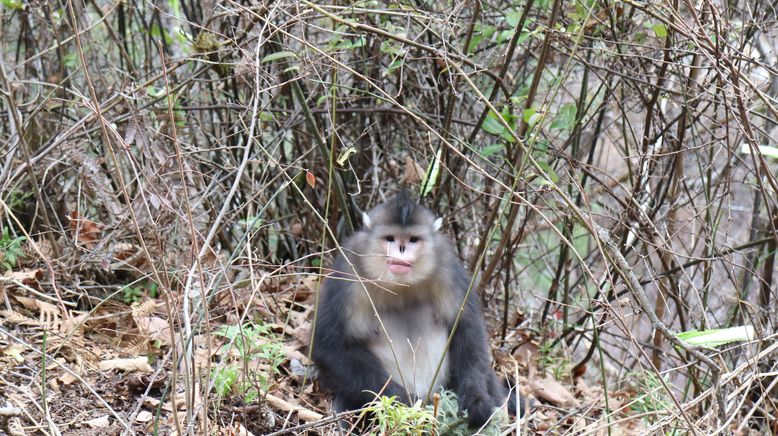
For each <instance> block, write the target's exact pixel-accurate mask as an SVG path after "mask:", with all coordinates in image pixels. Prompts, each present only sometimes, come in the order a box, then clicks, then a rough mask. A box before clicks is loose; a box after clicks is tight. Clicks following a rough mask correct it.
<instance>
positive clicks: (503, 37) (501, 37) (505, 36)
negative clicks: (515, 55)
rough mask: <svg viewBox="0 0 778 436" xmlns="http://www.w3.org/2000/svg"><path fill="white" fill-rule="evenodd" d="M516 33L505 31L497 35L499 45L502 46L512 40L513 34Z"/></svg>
mask: <svg viewBox="0 0 778 436" xmlns="http://www.w3.org/2000/svg"><path fill="white" fill-rule="evenodd" d="M514 33H516V32H514V31H513V30H503V31H502V32H500V33H499V35H497V43H498V44H502V43H503V42H505V41H507V40H509V39H511V37H512V36H513V34H514Z"/></svg>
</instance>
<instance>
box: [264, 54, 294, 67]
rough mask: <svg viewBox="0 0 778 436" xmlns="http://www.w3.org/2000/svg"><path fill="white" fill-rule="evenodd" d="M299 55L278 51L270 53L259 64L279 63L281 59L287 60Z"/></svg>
mask: <svg viewBox="0 0 778 436" xmlns="http://www.w3.org/2000/svg"><path fill="white" fill-rule="evenodd" d="M296 57H297V53H294V52H291V51H277V52H275V53H270V54H269V55H267V56H265V57H263V58H262V60H261V61H259V63H261V64H264V63H266V62H273V61H277V60H279V59H285V58H296Z"/></svg>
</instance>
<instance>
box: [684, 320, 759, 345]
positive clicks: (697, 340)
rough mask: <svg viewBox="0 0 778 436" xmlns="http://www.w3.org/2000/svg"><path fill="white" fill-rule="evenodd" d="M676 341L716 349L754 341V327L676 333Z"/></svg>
mask: <svg viewBox="0 0 778 436" xmlns="http://www.w3.org/2000/svg"><path fill="white" fill-rule="evenodd" d="M678 339H680V340H682V341H684V342H686V343H687V344H689V345H699V346H703V347H718V346H720V345H726V344H729V343H730V342H738V341H750V340H753V339H754V327H753V326H750V325H747V326H740V327H730V328H724V329H712V330H702V331H698V330H692V331H688V332H682V333H678Z"/></svg>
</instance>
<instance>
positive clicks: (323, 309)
mask: <svg viewBox="0 0 778 436" xmlns="http://www.w3.org/2000/svg"><path fill="white" fill-rule="evenodd" d="M338 263H339V262H336V265H335V266H334V267H335V269H336V270H337V269H339V268H338V267H339V266H342V265H338ZM343 277H345V275H344V274H342V273H335V274H334V275H333V276H332V277H330V278H329V279H328V280H326V281H325V283H324V286H323V288H322V294H321V300H320V301H319V309H318V314H317V319H316V330H315V333H314V339H313V360H314V362H316V365H317V367H318V368H319V379H320V380H321V383H322V384H323V385H324V386H325V387H326V388H328V389H330V390H331V391H333V392H334V394H335V404H336V408H337V409H358V408H361V407H362V406H364V405H365V404H366V403H369V402H370V401H372V400H373V398H375V393H378V392H382V394H383V395H386V396H397V397H398V398H399V399H400V400H402V401H407V400H406V397H407V394H406V392H405V390H404V389H403V388H402V387H401V386H400V385H399V384H398V383H395V382H394V381H392V382H390V383H389V384H388V385H387V386H386V388H384V385H385V384H386V381H387V380H388V379H389V375H388V374H387V373H386V371H385V370H384V369H383V367H382V366H381V363H380V362H379V360H378V358H377V357H376V356H375V355H374V354H373V353H372V352H371V351H370V349H369V348H368V346H367V343H366V342H365V341H364V340H360V339H358V338H353V337H350V335H349V334H348V329H347V322H348V318H347V317H348V316H349V307H348V302H349V299H350V298H351V297H350V294H351V292H353V291H354V290H353V289H352V287H354V286H356V285H355V284H353V283H350V282H347V281H343V280H338V278H343ZM382 389H383V391H382Z"/></svg>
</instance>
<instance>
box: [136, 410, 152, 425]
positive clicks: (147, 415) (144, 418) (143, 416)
mask: <svg viewBox="0 0 778 436" xmlns="http://www.w3.org/2000/svg"><path fill="white" fill-rule="evenodd" d="M152 419H154V414H153V413H151V412H149V411H148V410H141V411H140V413H138V416H136V417H135V422H151V420H152Z"/></svg>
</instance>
